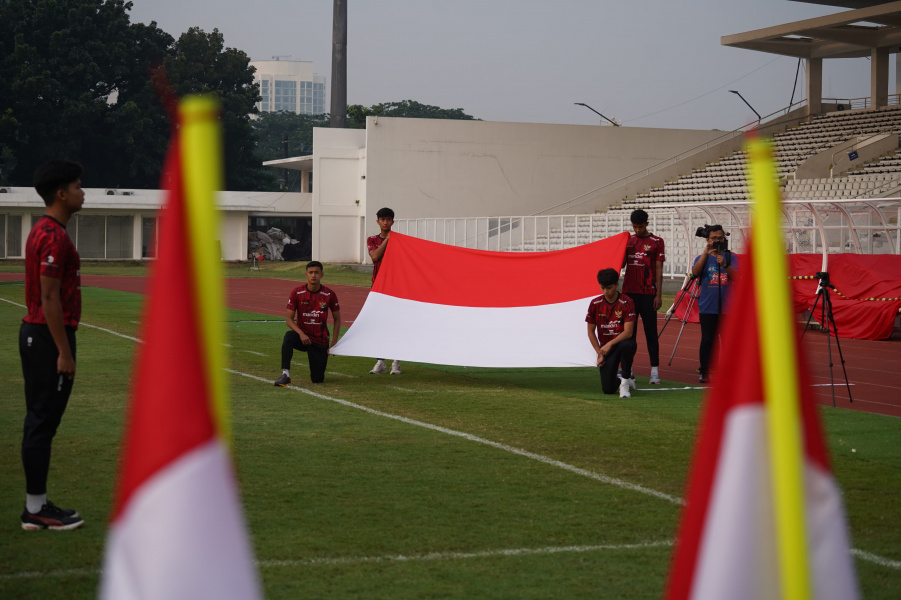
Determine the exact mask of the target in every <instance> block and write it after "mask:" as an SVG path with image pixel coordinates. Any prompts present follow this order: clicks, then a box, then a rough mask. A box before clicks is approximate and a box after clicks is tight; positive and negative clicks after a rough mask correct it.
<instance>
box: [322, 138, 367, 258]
mask: <svg viewBox="0 0 901 600" xmlns="http://www.w3.org/2000/svg"><path fill="white" fill-rule="evenodd" d="M313 149H314V150H313V196H312V198H313V260H324V261H329V262H352V263H359V262H362V261H363V260H364V257H365V258H367V259H368V258H369V255H368V254H365V253H364V252H363V240H362V237H363V229H362V217H363V215H364V214H365V213H364V211H365V208H366V192H367V190H366V183H367V180H366V167H367V163H366V155H367V152H366V132H365V131H364V130H362V129H325V128H315V129H313Z"/></svg>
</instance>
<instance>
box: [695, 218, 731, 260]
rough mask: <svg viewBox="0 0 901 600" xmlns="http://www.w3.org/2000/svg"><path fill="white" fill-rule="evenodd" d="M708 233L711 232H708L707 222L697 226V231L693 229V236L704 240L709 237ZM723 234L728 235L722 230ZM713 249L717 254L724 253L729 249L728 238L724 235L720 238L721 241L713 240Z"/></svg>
mask: <svg viewBox="0 0 901 600" xmlns="http://www.w3.org/2000/svg"><path fill="white" fill-rule="evenodd" d="M716 231H720V229H717V230H716ZM710 233H711V232H710V225H708V224H707V223H704V226H703V227H698V229H697V231H695V236H696V237H700V238H704V239H705V240H706V239H707V238H709V237H710ZM723 235H724V236H726V235H729V234H728V233H726V232H725V231H723ZM713 249H714V250H716V251H717V252H718V253H719V254H725V253H726V252H728V251H729V240H727V239H726V238H725V237H724V238H723V239H722V241H719V242H714V243H713Z"/></svg>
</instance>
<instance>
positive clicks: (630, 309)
mask: <svg viewBox="0 0 901 600" xmlns="http://www.w3.org/2000/svg"><path fill="white" fill-rule="evenodd" d="M625 308H626V309H625V310H624V311H623V312H624V313H625V314H624V315H623V325H625V324H626V323H635V322H636V321H637V320H638V317H637V316H636V315H635V302H633V301H632V298H629V297H628V296H626V307H625Z"/></svg>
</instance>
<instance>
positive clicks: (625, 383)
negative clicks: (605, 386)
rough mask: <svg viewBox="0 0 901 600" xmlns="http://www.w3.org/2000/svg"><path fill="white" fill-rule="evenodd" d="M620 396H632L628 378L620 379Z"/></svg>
mask: <svg viewBox="0 0 901 600" xmlns="http://www.w3.org/2000/svg"><path fill="white" fill-rule="evenodd" d="M619 397H620V398H631V397H632V394H630V393H629V380H628V379H620V380H619Z"/></svg>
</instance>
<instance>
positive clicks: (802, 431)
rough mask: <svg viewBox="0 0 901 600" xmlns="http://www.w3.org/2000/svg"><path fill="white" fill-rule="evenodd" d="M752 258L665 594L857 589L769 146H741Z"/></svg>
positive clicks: (749, 595) (802, 595) (804, 593)
mask: <svg viewBox="0 0 901 600" xmlns="http://www.w3.org/2000/svg"><path fill="white" fill-rule="evenodd" d="M748 168H749V185H750V187H751V192H752V197H753V198H754V208H753V214H752V221H751V223H752V235H751V253H750V258H751V267H752V268H747V267H746V268H745V269H744V270H743V271H742V273H741V276H740V278H739V280H738V285H737V289H736V291H735V292H734V293H733V297H732V309H731V311H730V312H729V315H728V317H727V318H726V321H725V323H724V326H723V330H722V345H721V346H720V352H719V358H718V363H717V364H718V366H717V374H718V377H716V378H715V379H714V385H713V389H712V390H711V391H710V392H709V393H708V395H707V398H706V401H705V408H704V414H703V417H702V420H701V425H700V431H699V434H698V441H697V444H696V447H695V456H694V464H693V466H692V471H691V475H690V478H689V486H688V494H687V502H686V506H685V509H684V511H683V514H682V522H681V525H680V528H679V535H678V538H677V540H676V547H675V553H674V556H673V562H672V565H671V571H670V576H669V585H668V589H667V598H669V599H670V600H676V599H683V598H694V599H710V600H722V599H724V598H729V599H730V600H742V599H747V600H759V599H762V598H766V599H775V598H781V599H783V600H805V599H808V598H816V599H818V600H824V599H833V598H834V599H835V600H853V599H854V598H857V597H858V595H859V594H858V589H857V582H856V578H855V574H854V565H853V561H852V557H851V553H850V551H851V549H850V545H849V541H848V532H847V526H846V523H845V515H844V508H843V505H842V498H841V492H840V491H839V488H838V485H837V484H836V481H835V478H834V477H833V475H832V471H831V468H830V465H829V458H828V453H827V449H826V445H825V440H824V437H823V432H822V428H821V426H820V422H819V415H818V413H817V407H816V406H815V405H814V403H813V398H812V395H811V393H810V381H809V378H808V374H807V366H806V362H805V359H804V356H803V354H804V353H803V349H802V348H801V347H800V343H799V341H800V340H799V336H798V331H797V327H796V325H795V323H794V321H793V318H792V306H791V292H790V288H789V285H790V284H789V280H788V261H787V258H786V256H785V254H784V249H783V243H782V236H781V231H782V228H781V220H780V215H781V208H780V200H779V191H778V187H777V179H776V170H775V168H774V163H773V160H772V155H771V151H770V146H769V143H768V142H767V141H765V140H757V139H754V140H751V141H750V142H749V143H748Z"/></svg>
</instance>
